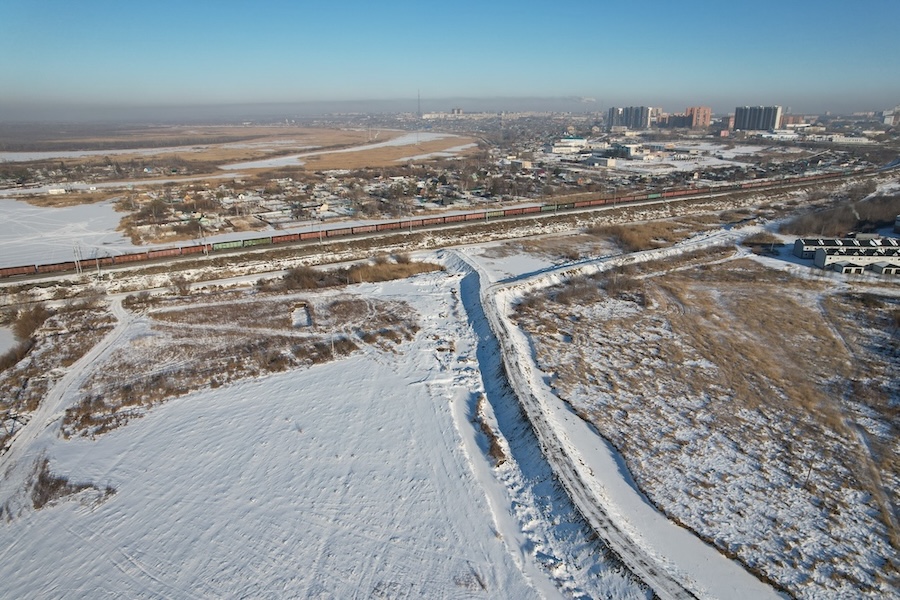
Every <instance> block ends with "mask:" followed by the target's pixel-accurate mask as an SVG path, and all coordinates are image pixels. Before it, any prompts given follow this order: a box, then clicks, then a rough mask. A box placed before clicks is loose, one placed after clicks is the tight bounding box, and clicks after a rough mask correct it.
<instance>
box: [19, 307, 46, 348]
mask: <svg viewBox="0 0 900 600" xmlns="http://www.w3.org/2000/svg"><path fill="white" fill-rule="evenodd" d="M51 314H52V313H51V312H50V311H49V310H47V309H46V308H44V307H43V306H35V307H33V308H29V309H26V310H23V311H21V312H20V313H19V316H18V317H17V318H16V322H15V323H13V327H12V330H13V335H15V336H16V339H18V340H20V341H24V340H27V339H29V338H30V337H31V336H32V335H33V334H34V332H35V331H37V330H38V328H40V326H41V325H43V324H44V321H46V320H47V319H48V318H50V315H51Z"/></svg>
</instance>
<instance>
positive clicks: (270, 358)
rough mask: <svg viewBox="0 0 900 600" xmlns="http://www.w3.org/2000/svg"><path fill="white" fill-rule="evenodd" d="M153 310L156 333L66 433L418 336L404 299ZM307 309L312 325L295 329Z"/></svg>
mask: <svg viewBox="0 0 900 600" xmlns="http://www.w3.org/2000/svg"><path fill="white" fill-rule="evenodd" d="M169 303H170V304H175V306H167V307H165V308H164V309H156V310H151V311H150V313H149V314H148V323H149V329H148V331H147V332H146V334H145V335H143V336H138V337H136V338H135V339H134V340H133V341H132V342H131V345H129V346H127V347H124V348H121V349H120V350H118V351H117V352H116V353H115V354H114V355H113V356H110V358H109V359H108V361H107V362H106V363H105V364H103V365H98V366H97V367H96V369H95V371H94V372H93V374H92V375H91V376H90V377H89V378H88V379H87V380H86V382H85V384H84V386H83V388H82V390H81V394H82V395H81V399H80V400H79V401H78V402H77V403H75V404H74V405H73V406H71V407H70V408H69V409H68V410H67V411H66V415H65V418H64V420H63V434H64V435H65V436H73V435H81V436H96V435H102V434H103V433H105V432H107V431H109V430H111V429H114V428H116V427H120V426H122V425H125V424H126V423H128V422H129V421H130V420H131V419H134V418H138V417H140V416H142V415H144V414H145V413H146V412H147V410H149V409H150V408H152V407H154V406H157V405H159V404H161V403H163V402H165V401H166V400H168V399H170V398H173V397H177V396H182V395H185V394H188V393H190V392H193V391H197V390H202V389H206V388H217V387H220V386H222V385H227V384H229V383H233V382H236V381H240V380H243V379H246V378H249V377H258V376H263V375H266V374H269V373H278V372H282V371H286V370H290V369H300V368H309V367H310V366H312V365H315V364H319V363H322V362H327V361H331V360H337V359H340V358H342V357H345V356H348V355H350V354H352V353H354V352H357V351H359V350H360V349H361V348H362V347H363V346H365V345H370V346H374V347H376V348H378V349H380V350H382V351H389V352H393V351H397V349H398V348H399V346H400V345H401V344H402V343H403V342H404V341H406V340H409V339H412V338H413V336H415V334H416V332H417V331H418V325H417V324H416V318H417V317H416V314H415V312H414V311H413V310H412V309H411V308H410V307H409V306H408V305H406V304H405V303H402V302H396V301H377V300H372V299H364V298H361V297H358V296H351V295H341V296H337V297H335V296H334V295H332V294H328V295H325V296H320V295H316V294H309V295H305V296H304V297H302V298H300V297H297V296H296V295H283V296H274V297H259V296H258V295H256V294H254V293H245V294H244V295H243V297H235V296H234V294H231V298H230V301H219V300H218V299H217V300H216V301H213V302H210V301H208V300H206V301H204V300H203V299H202V297H200V296H194V297H190V298H189V299H180V300H178V301H170V302H169ZM298 306H302V307H304V308H305V310H306V311H307V314H308V316H309V319H308V324H307V323H304V326H303V327H294V313H295V311H296V310H297V308H298Z"/></svg>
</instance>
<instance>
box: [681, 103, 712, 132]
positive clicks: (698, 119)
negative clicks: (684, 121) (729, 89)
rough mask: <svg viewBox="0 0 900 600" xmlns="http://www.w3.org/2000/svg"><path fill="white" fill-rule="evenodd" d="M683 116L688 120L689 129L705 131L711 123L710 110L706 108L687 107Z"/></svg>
mask: <svg viewBox="0 0 900 600" xmlns="http://www.w3.org/2000/svg"><path fill="white" fill-rule="evenodd" d="M684 114H685V116H686V117H688V118H689V119H690V125H689V127H690V128H691V129H706V128H708V127H709V124H710V123H711V122H712V109H711V108H710V107H708V106H689V107H688V108H686V109H685V110H684Z"/></svg>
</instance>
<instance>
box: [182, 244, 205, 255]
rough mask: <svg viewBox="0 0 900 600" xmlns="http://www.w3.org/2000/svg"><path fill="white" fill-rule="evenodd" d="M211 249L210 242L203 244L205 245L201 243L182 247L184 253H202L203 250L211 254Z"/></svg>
mask: <svg viewBox="0 0 900 600" xmlns="http://www.w3.org/2000/svg"><path fill="white" fill-rule="evenodd" d="M209 250H210V248H209V244H203V245H199V246H184V247H182V248H181V253H182V254H201V253H202V252H204V251H206V253H207V254H209Z"/></svg>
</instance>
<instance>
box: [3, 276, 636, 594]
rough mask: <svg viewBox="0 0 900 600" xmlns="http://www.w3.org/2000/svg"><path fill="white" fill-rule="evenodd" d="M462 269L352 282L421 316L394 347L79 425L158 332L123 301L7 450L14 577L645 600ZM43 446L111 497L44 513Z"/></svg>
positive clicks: (52, 590) (9, 564)
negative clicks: (490, 435) (494, 448)
mask: <svg viewBox="0 0 900 600" xmlns="http://www.w3.org/2000/svg"><path fill="white" fill-rule="evenodd" d="M458 266H459V264H458V262H455V261H453V260H449V262H448V273H444V272H436V273H432V274H427V275H423V276H419V277H416V278H414V279H411V280H408V281H402V282H393V283H385V284H366V285H363V286H355V287H354V288H353V292H354V293H359V294H362V295H363V296H365V297H374V298H383V299H388V300H390V299H394V300H402V301H404V302H409V303H410V304H411V306H412V308H413V309H414V310H415V311H416V313H417V314H418V315H419V321H418V324H419V326H420V327H421V330H420V331H419V333H418V335H417V336H416V338H415V340H414V341H412V342H409V343H408V344H405V345H402V346H401V347H400V348H399V349H398V351H397V352H396V353H393V352H385V351H381V350H376V349H374V348H368V349H366V350H363V351H361V352H359V353H357V354H355V355H353V356H351V357H349V358H346V359H343V360H340V361H339V362H334V363H330V364H324V365H319V366H314V367H311V368H309V369H304V370H299V371H293V372H289V373H286V374H281V375H273V376H268V377H263V378H258V379H253V380H247V381H244V382H239V383H236V384H232V385H228V386H225V387H222V388H219V389H216V390H209V391H204V392H199V393H194V394H190V395H188V396H184V397H181V398H178V399H174V400H171V401H169V402H167V403H165V404H163V405H162V406H157V407H155V408H153V409H151V410H149V412H148V413H147V414H146V415H145V416H144V418H142V419H137V420H134V421H132V422H130V423H129V424H128V425H126V426H123V427H122V428H120V429H117V430H114V431H112V432H110V433H107V434H104V435H101V436H100V437H98V438H97V439H85V438H76V437H73V438H72V439H68V440H67V439H63V438H61V437H60V436H59V435H58V432H59V425H60V417H61V415H62V413H63V412H64V409H65V407H66V406H69V405H71V404H72V403H73V402H75V401H76V400H77V399H78V398H79V397H80V396H81V395H82V393H83V392H82V390H81V386H82V384H83V382H85V381H88V378H89V377H90V375H91V373H93V372H95V371H97V370H102V369H103V368H104V364H105V362H106V361H108V360H113V359H114V357H115V355H116V354H115V353H116V351H117V350H118V349H121V348H123V347H126V346H130V345H135V344H137V345H140V344H141V343H142V341H141V340H142V339H145V338H146V336H148V335H150V336H152V335H153V332H152V328H151V327H150V325H149V322H148V319H147V317H145V316H140V315H131V314H129V313H126V312H124V311H123V310H122V309H121V308H117V307H116V308H115V312H116V314H117V315H118V316H119V318H120V323H119V325H118V326H117V327H116V328H115V329H114V330H113V331H112V332H111V333H110V334H109V335H108V336H107V337H106V338H105V339H104V341H103V342H101V343H100V344H99V345H98V346H97V348H95V351H93V352H92V353H91V354H90V355H88V356H87V357H86V358H85V359H82V360H81V361H79V362H77V363H75V364H74V365H73V366H72V367H71V368H70V370H69V372H68V374H67V375H66V377H64V378H62V379H61V380H60V383H59V384H58V385H57V386H56V387H55V388H53V389H52V390H51V392H50V393H49V394H48V400H47V404H45V406H43V407H42V408H40V409H39V410H38V412H36V413H35V415H34V417H33V418H32V419H31V421H30V422H29V423H28V425H26V426H25V428H24V429H22V430H20V432H19V433H18V434H17V436H16V437H15V438H14V441H13V445H12V448H11V450H10V451H9V452H7V453H6V454H4V455H3V456H2V457H0V468H2V470H3V472H4V473H5V474H6V476H5V478H4V480H3V482H2V485H0V506H3V507H5V516H8V517H9V521H8V522H6V523H3V524H0V540H2V544H0V547H2V548H3V550H2V551H0V556H2V561H0V576H2V578H3V580H4V590H5V593H8V594H10V597H66V598H79V597H84V598H94V597H97V596H99V595H105V594H107V595H108V594H112V595H121V596H126V597H157V596H164V597H223V596H226V597H237V596H241V597H334V598H338V597H339V598H370V597H385V598H401V597H409V598H421V597H430V598H446V597H484V598H517V599H518V598H531V597H546V598H563V597H592V598H593V597H616V598H646V597H647V595H648V590H647V589H646V587H644V586H643V585H642V584H640V583H639V582H637V581H636V580H634V579H633V578H632V577H631V576H630V575H628V574H627V572H625V571H623V569H622V568H621V566H620V564H619V563H618V561H616V560H615V559H613V558H612V557H611V556H610V555H609V554H608V552H607V551H606V550H605V549H604V548H603V547H602V545H600V543H599V542H597V541H596V540H592V539H591V535H592V534H591V532H590V531H589V530H588V529H587V528H586V527H585V526H584V524H583V522H582V521H581V519H580V517H579V516H578V515H577V513H576V512H575V510H574V508H573V507H572V506H571V504H570V503H569V500H568V498H567V497H566V496H565V494H564V492H562V490H561V489H560V488H559V487H558V486H557V485H556V484H555V483H554V482H553V478H552V475H551V473H550V471H549V469H548V468H547V466H546V463H544V462H543V459H542V456H541V454H540V452H539V451H538V450H537V446H536V443H535V440H534V439H533V437H532V438H529V433H528V432H529V427H528V425H527V422H524V421H523V420H522V417H521V415H520V414H519V413H518V410H517V409H516V408H515V407H516V403H515V400H514V398H512V397H510V396H506V397H504V390H503V386H502V384H500V383H499V379H497V378H498V377H499V374H500V370H499V358H498V357H497V355H496V353H495V352H494V351H493V349H492V348H491V347H490V346H489V344H490V339H489V329H488V328H487V323H486V321H485V320H484V318H483V316H482V317H480V318H479V317H478V315H477V314H473V313H471V312H469V308H470V307H469V306H467V305H466V303H467V302H470V301H471V300H472V299H473V298H477V297H478V292H479V289H478V287H477V284H476V285H472V283H473V282H472V281H471V280H470V279H467V278H466V277H468V276H467V275H465V272H462V271H460V270H459V269H458V268H457V267H458ZM463 297H464V298H465V300H463V299H462V298H463ZM116 306H117V305H116ZM473 308H474V307H473ZM491 361H493V362H491ZM482 362H484V363H485V364H486V365H487V366H488V369H485V368H484V367H485V364H482ZM485 393H486V394H488V396H489V398H490V401H491V402H492V403H493V402H495V401H496V403H497V408H496V409H494V408H493V406H490V405H489V406H487V407H486V409H485V411H484V414H483V415H482V418H484V419H485V422H487V423H488V424H489V426H490V427H492V428H494V429H495V430H496V431H497V432H498V436H499V438H500V440H501V443H502V444H503V445H504V447H505V448H506V451H507V455H508V460H507V461H506V462H505V463H503V465H501V466H500V467H497V468H495V467H492V465H491V463H490V461H489V459H488V457H487V456H486V455H485V449H486V446H487V441H486V438H485V437H484V435H483V434H482V433H481V430H480V428H479V426H478V425H477V424H475V423H473V418H474V416H475V407H476V403H477V400H478V398H479V397H480V396H481V394H485ZM504 429H505V431H506V432H507V433H508V434H510V435H514V436H515V437H514V438H513V439H511V440H510V441H507V440H505V439H504V437H503V433H502V431H503V430H504ZM529 440H530V441H529ZM43 458H47V459H49V466H50V470H51V472H52V473H53V474H54V475H62V476H66V477H68V478H69V480H70V481H71V482H91V483H93V484H94V485H96V486H98V487H100V488H105V487H106V486H109V487H111V488H114V489H115V490H116V491H115V494H113V495H111V496H109V497H107V498H105V499H103V498H100V497H98V494H97V493H96V491H95V490H93V489H90V490H87V491H85V492H81V493H80V494H77V495H75V496H70V497H67V498H63V499H60V500H59V501H57V502H55V503H51V504H50V505H47V506H45V507H44V508H42V509H41V510H37V511H35V510H33V508H32V507H31V504H30V501H29V498H28V497H26V496H25V495H24V493H25V488H26V486H27V481H28V478H29V476H30V474H31V473H32V472H33V468H34V465H35V464H37V463H38V462H40V461H41V460H42V459H43Z"/></svg>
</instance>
